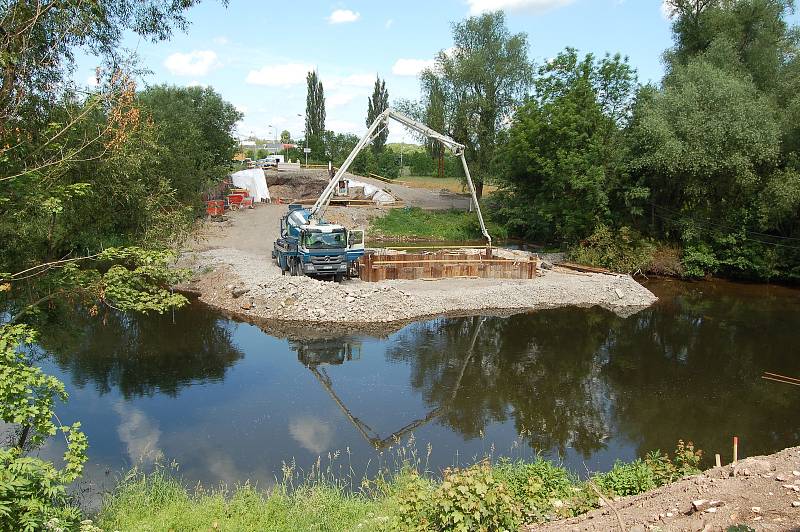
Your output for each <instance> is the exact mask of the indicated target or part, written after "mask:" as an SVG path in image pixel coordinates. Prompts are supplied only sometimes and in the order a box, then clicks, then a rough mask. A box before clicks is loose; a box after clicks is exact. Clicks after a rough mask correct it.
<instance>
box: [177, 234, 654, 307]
mask: <svg viewBox="0 0 800 532" xmlns="http://www.w3.org/2000/svg"><path fill="white" fill-rule="evenodd" d="M515 253H522V252H515ZM187 264H188V265H190V266H191V268H192V269H193V270H194V271H195V275H196V276H197V278H196V279H195V281H198V282H195V283H193V284H192V289H193V290H195V291H199V292H200V293H201V297H200V298H201V300H202V301H203V302H205V303H208V304H210V305H212V306H214V307H218V308H222V309H225V310H237V309H239V308H240V305H239V304H237V303H234V302H233V301H232V300H231V299H236V298H239V297H241V296H242V295H244V294H247V295H249V296H250V299H251V301H252V302H253V303H255V307H256V309H255V310H253V311H252V312H250V313H249V315H251V316H255V317H259V318H265V319H276V320H282V321H294V322H327V323H333V322H341V323H391V322H401V321H410V320H414V319H420V318H425V317H429V316H436V315H442V314H448V313H454V312H457V313H474V312H480V311H484V310H498V311H514V312H517V311H526V310H535V309H540V308H552V307H559V306H568V305H575V306H582V307H588V306H594V305H599V306H601V307H604V308H606V309H608V310H611V311H613V312H615V313H617V314H619V315H621V316H623V317H624V316H628V315H631V314H633V313H635V312H637V311H638V310H641V309H643V308H646V307H648V306H650V305H651V304H653V303H654V302H655V301H656V300H657V298H656V297H655V296H654V295H653V294H652V293H651V292H650V291H649V290H647V289H646V288H645V287H643V286H642V285H640V284H639V283H637V282H636V281H635V280H634V279H633V278H631V277H630V276H627V275H618V276H613V277H612V276H608V275H602V274H584V275H580V276H577V275H570V274H566V273H562V272H557V271H543V272H542V274H541V275H540V276H539V277H537V278H535V279H532V280H517V279H442V280H437V281H425V280H410V281H409V280H396V281H381V282H377V283H367V282H363V281H361V280H359V279H353V280H346V281H344V282H342V283H335V282H331V281H327V280H324V281H323V280H317V279H313V278H310V277H291V276H289V275H281V272H280V269H279V268H278V267H277V266H275V264H274V262H273V261H271V260H269V259H265V258H264V257H263V256H261V255H257V254H249V253H248V252H246V251H242V250H238V249H231V248H221V249H212V250H207V251H199V252H192V253H186V254H184V256H183V257H182V259H181V262H180V263H179V266H183V267H186V265H187ZM209 269H211V270H212V271H211V273H208V272H209ZM221 279H224V280H225V281H228V282H229V283H231V284H227V286H226V285H224V284H223V285H222V286H226V287H227V294H226V293H225V292H222V293H220V292H219V286H220V284H222V283H220V280H221ZM226 295H227V296H229V297H227V298H226ZM247 310H252V307H248V309H247Z"/></svg>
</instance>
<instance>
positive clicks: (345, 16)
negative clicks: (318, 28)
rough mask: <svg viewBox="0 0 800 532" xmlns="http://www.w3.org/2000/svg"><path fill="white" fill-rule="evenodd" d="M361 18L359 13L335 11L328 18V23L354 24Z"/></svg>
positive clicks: (346, 10)
mask: <svg viewBox="0 0 800 532" xmlns="http://www.w3.org/2000/svg"><path fill="white" fill-rule="evenodd" d="M360 18H361V13H358V12H357V11H351V10H349V9H337V10H335V11H334V12H333V13H331V15H330V16H329V17H328V22H329V23H331V24H346V23H348V22H355V21H357V20H358V19H360Z"/></svg>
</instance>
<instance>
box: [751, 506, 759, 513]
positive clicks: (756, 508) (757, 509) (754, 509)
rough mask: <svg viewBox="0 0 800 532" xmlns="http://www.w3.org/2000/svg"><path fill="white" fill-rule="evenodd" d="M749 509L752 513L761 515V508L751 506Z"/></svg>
mask: <svg viewBox="0 0 800 532" xmlns="http://www.w3.org/2000/svg"><path fill="white" fill-rule="evenodd" d="M750 509H751V510H752V511H753V513H754V514H760V513H761V507H760V506H753V507H752V508H750Z"/></svg>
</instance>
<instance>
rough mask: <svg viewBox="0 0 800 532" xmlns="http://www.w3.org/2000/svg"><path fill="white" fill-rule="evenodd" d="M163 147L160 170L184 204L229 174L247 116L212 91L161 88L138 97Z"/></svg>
mask: <svg viewBox="0 0 800 532" xmlns="http://www.w3.org/2000/svg"><path fill="white" fill-rule="evenodd" d="M138 100H139V104H140V105H141V107H142V108H143V109H144V111H145V113H146V115H147V117H149V118H151V119H152V120H153V122H154V124H155V129H156V132H157V139H156V141H157V143H158V145H159V146H160V147H161V150H160V153H159V157H158V163H157V166H158V168H157V169H156V171H158V172H160V173H161V174H162V175H164V176H167V177H168V178H169V181H170V184H171V185H172V187H173V188H174V189H175V190H176V192H177V195H178V198H179V199H180V201H181V202H183V203H192V202H196V201H199V199H200V193H201V192H203V191H204V190H207V189H208V188H209V187H210V186H211V185H213V184H216V183H218V182H220V181H221V180H222V179H223V178H224V177H225V176H226V175H227V173H228V171H229V168H230V161H231V159H232V158H233V155H234V153H235V152H236V140H235V139H234V138H233V128H234V126H235V125H236V123H237V122H238V121H239V120H241V118H242V114H241V113H240V112H239V111H237V110H236V108H235V107H234V106H233V104H231V103H229V102H227V101H225V100H224V99H222V97H221V96H220V95H219V93H217V92H216V91H215V90H214V89H212V88H210V87H176V86H169V85H158V86H154V87H149V88H147V89H146V90H144V91H142V92H140V93H139V94H138Z"/></svg>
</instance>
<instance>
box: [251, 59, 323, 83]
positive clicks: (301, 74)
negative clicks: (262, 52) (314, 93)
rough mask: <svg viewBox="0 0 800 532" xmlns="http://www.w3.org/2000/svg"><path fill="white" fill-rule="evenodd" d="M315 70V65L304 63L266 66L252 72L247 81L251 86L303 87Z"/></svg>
mask: <svg viewBox="0 0 800 532" xmlns="http://www.w3.org/2000/svg"><path fill="white" fill-rule="evenodd" d="M314 68H315V67H314V66H313V65H306V64H303V63H286V64H283V65H266V66H264V67H261V69H259V70H251V71H250V72H249V73H248V74H247V78H245V81H246V82H247V83H250V84H251V85H266V86H267V87H289V86H291V85H301V84H303V83H305V82H306V76H307V75H308V73H309V72H310V71H312V70H314Z"/></svg>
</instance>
